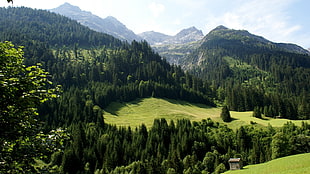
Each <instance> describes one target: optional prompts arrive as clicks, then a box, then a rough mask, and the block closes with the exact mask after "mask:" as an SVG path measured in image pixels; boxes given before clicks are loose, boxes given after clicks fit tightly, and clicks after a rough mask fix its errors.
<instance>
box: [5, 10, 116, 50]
mask: <svg viewBox="0 0 310 174" xmlns="http://www.w3.org/2000/svg"><path fill="white" fill-rule="evenodd" d="M0 17H1V18H0V38H1V41H4V40H9V41H13V42H14V43H15V44H17V45H24V46H27V45H29V44H35V43H42V44H48V45H50V46H52V47H63V46H66V47H73V46H79V47H96V46H103V45H106V46H120V45H121V44H122V43H121V41H120V40H118V39H116V38H114V37H112V36H110V35H107V34H103V33H99V32H95V31H93V30H90V29H89V28H87V27H85V26H82V25H80V24H79V23H77V22H76V21H74V20H71V19H69V18H65V17H63V16H60V15H57V14H55V13H51V12H48V11H45V10H33V9H30V8H25V7H21V8H12V7H8V8H0Z"/></svg>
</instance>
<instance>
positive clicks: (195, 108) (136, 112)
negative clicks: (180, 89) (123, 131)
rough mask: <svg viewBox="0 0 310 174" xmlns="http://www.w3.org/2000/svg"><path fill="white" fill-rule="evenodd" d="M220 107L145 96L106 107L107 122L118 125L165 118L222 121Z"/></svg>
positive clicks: (134, 124)
mask: <svg viewBox="0 0 310 174" xmlns="http://www.w3.org/2000/svg"><path fill="white" fill-rule="evenodd" d="M219 115H220V109H218V108H215V107H210V106H207V105H204V104H193V103H189V102H185V101H180V100H171V99H159V98H144V99H138V100H135V101H132V102H128V103H118V102H113V103H111V104H110V105H109V106H108V107H107V108H105V109H104V118H105V121H106V123H109V124H115V125H117V126H131V127H138V126H140V125H141V124H145V125H146V126H147V127H151V126H152V125H153V122H154V119H161V118H165V119H166V120H167V121H170V120H174V121H177V120H179V119H189V120H191V121H201V120H202V119H207V118H211V119H212V120H216V121H220V118H219Z"/></svg>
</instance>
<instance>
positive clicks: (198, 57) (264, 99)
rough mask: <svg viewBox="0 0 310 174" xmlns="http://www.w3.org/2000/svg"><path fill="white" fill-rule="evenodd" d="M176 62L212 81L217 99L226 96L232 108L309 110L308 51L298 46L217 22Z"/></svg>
mask: <svg viewBox="0 0 310 174" xmlns="http://www.w3.org/2000/svg"><path fill="white" fill-rule="evenodd" d="M179 64H180V65H181V66H182V67H183V68H184V69H187V70H188V71H189V72H191V73H192V74H194V75H196V76H198V77H200V78H202V79H204V80H207V81H212V85H213V89H216V90H217V91H218V94H220V95H218V99H219V100H220V101H224V100H225V101H226V104H227V105H228V106H229V107H230V109H231V110H235V111H250V110H253V109H254V107H259V108H260V109H261V110H262V112H263V113H265V114H266V115H268V116H271V117H275V116H282V117H285V118H290V119H309V118H310V117H309V114H305V112H308V111H309V108H310V105H309V101H310V100H309V99H310V98H309V96H308V95H306V94H305V93H307V91H310V85H309V84H310V81H308V80H309V79H310V55H309V52H308V51H307V50H305V49H302V48H301V47H299V46H297V45H293V44H281V43H273V42H270V41H268V40H266V39H265V38H263V37H260V36H256V35H253V34H251V33H249V32H248V31H245V30H232V29H228V28H226V27H224V26H219V27H217V28H215V29H214V30H212V31H211V32H210V33H208V34H207V35H206V36H205V37H204V38H203V40H202V41H201V43H200V45H199V46H198V48H197V49H196V50H194V51H192V53H191V54H190V55H188V56H186V57H184V59H182V60H180V61H179ZM301 77H302V78H301ZM219 91H220V92H219ZM295 97H296V98H295ZM293 98H294V99H293ZM300 105H303V106H302V107H299V106H300ZM305 110H307V111H305ZM299 114H300V115H299Z"/></svg>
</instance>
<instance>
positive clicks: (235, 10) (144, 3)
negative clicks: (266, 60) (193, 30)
mask: <svg viewBox="0 0 310 174" xmlns="http://www.w3.org/2000/svg"><path fill="white" fill-rule="evenodd" d="M65 2H69V3H70V4H72V5H76V6H79V7H80V8H81V9H82V10H85V11H91V12H92V13H93V14H96V15H98V16H100V17H102V18H104V17H106V16H114V17H116V18H117V19H118V20H119V21H121V22H122V23H123V24H125V25H126V26H127V27H128V28H129V29H131V30H133V31H134V32H135V33H141V32H144V31H157V32H162V33H165V34H170V35H174V34H176V33H177V32H179V31H180V30H181V29H184V28H189V27H191V26H195V27H197V28H198V29H200V30H202V31H203V33H204V34H207V33H208V32H209V31H210V30H212V29H213V28H215V27H216V26H218V25H224V26H226V27H228V28H232V29H244V30H248V31H249V32H251V33H253V34H256V35H260V36H263V37H265V38H266V39H269V40H271V41H274V42H290V43H295V44H298V45H300V46H302V47H304V48H310V20H309V16H310V10H309V8H310V1H309V0H91V1H85V0H51V1H42V0H14V4H13V6H16V7H17V6H26V7H32V8H38V9H51V8H55V7H57V6H59V5H61V4H63V3H65ZM7 5H8V3H7V2H6V0H1V2H0V6H7Z"/></svg>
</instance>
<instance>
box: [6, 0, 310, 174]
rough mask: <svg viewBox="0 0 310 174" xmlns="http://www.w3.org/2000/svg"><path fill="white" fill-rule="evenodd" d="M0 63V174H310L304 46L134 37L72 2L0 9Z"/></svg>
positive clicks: (229, 35) (223, 36)
mask: <svg viewBox="0 0 310 174" xmlns="http://www.w3.org/2000/svg"><path fill="white" fill-rule="evenodd" d="M8 2H9V1H8ZM14 3H15V2H14ZM62 13H63V14H62ZM113 27H114V28H113ZM115 27H116V28H115ZM126 37H127V38H126ZM0 59H1V61H0V64H1V66H0V96H1V97H0V102H1V103H0V129H1V131H0V173H63V174H67V173H68V174H76V173H79V174H82V173H83V174H84V173H85V174H91V173H95V174H114V173H115V174H116V173H121V174H151V173H154V174H173V173H184V174H200V173H201V174H208V173H210V174H211V173H214V174H217V173H224V172H226V171H228V170H230V167H231V164H230V162H229V160H230V159H231V158H233V159H239V158H240V159H241V164H240V165H242V166H245V167H243V168H244V169H242V167H241V170H240V171H239V172H241V173H242V172H244V173H247V171H248V172H252V171H253V173H255V172H256V173H264V172H268V173H277V172H278V173H279V172H283V170H280V168H282V167H289V166H288V165H291V167H292V168H290V169H291V170H289V169H287V171H286V173H294V172H297V173H299V172H304V173H307V172H309V168H310V164H309V160H307V159H309V153H310V52H309V51H308V50H306V49H303V48H302V47H300V46H298V45H295V44H288V43H275V42H271V41H269V40H267V39H265V38H263V37H261V36H257V35H254V34H251V33H250V32H248V31H246V30H234V29H229V28H226V27H225V26H218V27H216V28H214V29H213V30H211V31H210V32H209V33H208V34H206V35H203V34H202V32H201V31H200V30H198V29H196V28H195V27H191V28H188V29H184V30H182V31H181V32H179V33H178V34H176V35H174V36H168V35H165V34H162V33H156V32H145V33H142V34H139V35H135V34H134V33H133V32H131V31H130V30H129V29H127V28H126V27H125V26H124V25H123V24H121V23H120V22H119V21H117V19H115V18H113V17H108V18H106V19H101V18H99V17H94V16H93V15H92V14H91V13H86V12H83V11H81V10H80V9H79V8H78V7H74V6H72V5H70V4H68V3H65V4H64V5H63V6H61V7H59V8H58V9H52V10H50V11H48V10H40V9H32V8H28V7H1V8H0ZM287 161H293V162H292V163H290V162H287ZM294 161H295V162H294ZM296 161H300V163H301V164H300V165H301V166H300V165H298V164H297V163H296ZM261 163H262V164H261ZM266 166H267V167H266ZM266 168H268V169H270V170H266ZM228 173H230V172H228ZM231 173H238V172H237V171H232V172H231Z"/></svg>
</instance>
